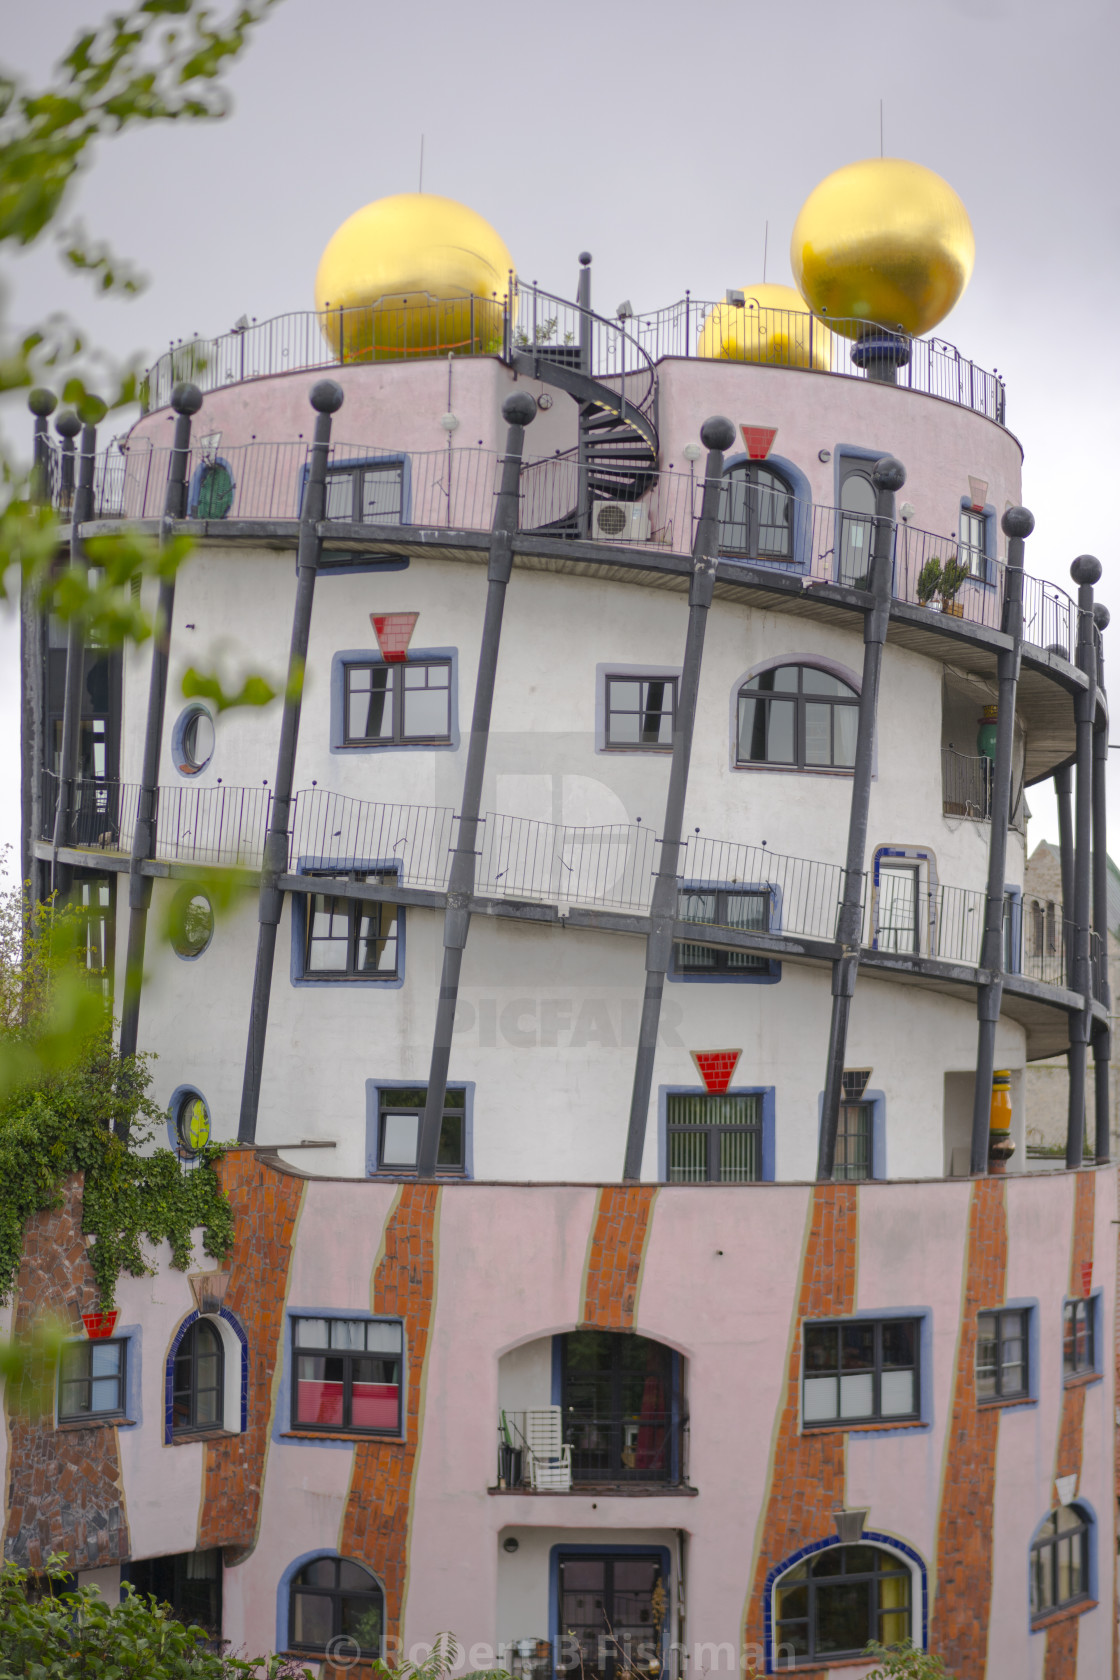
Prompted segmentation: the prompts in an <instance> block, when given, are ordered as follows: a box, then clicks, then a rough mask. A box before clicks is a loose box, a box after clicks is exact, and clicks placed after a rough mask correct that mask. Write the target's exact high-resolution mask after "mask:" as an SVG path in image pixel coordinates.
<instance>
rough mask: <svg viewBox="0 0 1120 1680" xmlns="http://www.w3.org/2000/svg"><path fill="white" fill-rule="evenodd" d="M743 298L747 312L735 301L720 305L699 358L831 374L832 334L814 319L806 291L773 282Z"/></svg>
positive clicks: (749, 289)
mask: <svg viewBox="0 0 1120 1680" xmlns="http://www.w3.org/2000/svg"><path fill="white" fill-rule="evenodd" d="M743 299H744V302H743V307H742V308H741V309H740V308H739V306H738V304H734V303H717V304H716V306H715V308H714V309H713V310H712V312H711V314H710V315H709V316H708V319H707V320H706V321H705V322H704V325H703V326H702V327H701V329H700V337H699V340H698V341H697V345H696V354H697V355H698V356H711V357H713V358H714V359H716V360H718V361H724V362H769V363H771V364H772V365H774V366H776V367H800V368H807V367H812V368H816V369H817V371H818V372H826V371H827V370H828V368H829V367H830V366H831V359H830V358H831V347H832V334H831V333H830V332H829V330H828V328H827V327H826V326H825V324H824V322H823V321H820V320H815V319H814V318H813V316H812V315H810V313H809V311H808V309H807V308H806V306H805V299H804V298H803V297H802V296H801V294H800V292H795V291H794V289H793V287H792V286H777V285H775V284H774V282H773V281H770V282H768V283H765V284H763V285H761V286H744V288H743Z"/></svg>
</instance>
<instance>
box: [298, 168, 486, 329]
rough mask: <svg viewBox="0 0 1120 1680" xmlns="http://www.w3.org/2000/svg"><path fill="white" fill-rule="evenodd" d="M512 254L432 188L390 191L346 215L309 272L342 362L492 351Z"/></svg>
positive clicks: (476, 220)
mask: <svg viewBox="0 0 1120 1680" xmlns="http://www.w3.org/2000/svg"><path fill="white" fill-rule="evenodd" d="M512 267H513V258H512V257H511V256H510V254H509V251H508V250H507V249H506V247H505V244H504V243H503V241H502V240H501V239H500V238H499V236H498V235H497V234H496V233H495V231H494V229H493V228H492V227H491V226H490V224H489V222H487V221H484V220H483V218H482V217H481V216H480V215H478V213H477V212H476V211H474V210H470V209H468V208H467V206H466V205H465V204H458V203H457V202H456V201H455V199H453V198H440V197H439V196H438V194H436V193H394V194H393V195H392V196H391V197H389V198H378V199H375V200H374V202H373V203H372V204H367V205H366V206H365V208H364V209H362V210H356V211H355V212H354V214H353V215H352V216H349V217H347V219H346V221H344V222H343V224H342V226H341V227H340V228H339V229H338V231H337V232H336V233H335V234H334V235H333V237H332V238H331V240H330V242H329V243H328V245H327V248H326V250H325V251H324V252H323V255H322V258H321V260H320V262H319V271H318V273H317V274H316V276H315V307H316V309H317V310H318V311H319V312H320V321H321V325H322V328H323V332H324V333H325V334H326V337H327V340H328V342H329V343H330V345H331V348H332V349H333V350H334V352H335V354H336V355H339V354H340V353H341V357H342V360H343V361H348V362H349V361H382V360H385V361H397V360H401V359H403V358H405V357H407V356H411V355H418V356H430V355H433V354H436V355H438V354H440V353H441V352H447V351H449V350H454V351H457V352H459V353H460V354H470V353H471V352H475V353H483V354H485V353H486V352H487V351H489V350H494V351H498V350H500V349H501V342H502V299H503V298H504V297H505V295H506V292H507V291H508V289H509V278H510V270H511V269H512Z"/></svg>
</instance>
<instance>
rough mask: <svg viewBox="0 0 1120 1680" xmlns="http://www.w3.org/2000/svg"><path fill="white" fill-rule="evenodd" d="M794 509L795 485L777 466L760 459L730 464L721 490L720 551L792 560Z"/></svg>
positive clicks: (763, 558)
mask: <svg viewBox="0 0 1120 1680" xmlns="http://www.w3.org/2000/svg"><path fill="white" fill-rule="evenodd" d="M793 513H794V500H793V490H792V487H791V486H790V484H789V482H788V481H787V480H786V479H785V478H784V477H783V476H782V474H781V473H780V472H778V471H777V469H776V468H774V467H771V466H768V465H765V464H763V463H762V462H761V461H743V462H741V463H740V464H739V465H737V466H734V467H731V468H730V469H729V470H728V472H727V474H726V476H725V478H724V484H723V489H722V491H721V493H720V502H719V546H720V552H721V553H722V554H741V555H743V556H744V557H745V558H747V559H750V560H792V559H793Z"/></svg>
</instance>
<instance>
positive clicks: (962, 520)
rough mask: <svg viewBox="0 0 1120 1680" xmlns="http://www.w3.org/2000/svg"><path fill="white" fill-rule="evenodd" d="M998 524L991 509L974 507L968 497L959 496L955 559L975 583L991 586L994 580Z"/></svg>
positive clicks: (994, 512)
mask: <svg viewBox="0 0 1120 1680" xmlns="http://www.w3.org/2000/svg"><path fill="white" fill-rule="evenodd" d="M997 524H998V521H997V520H996V510H995V508H994V507H992V506H991V505H988V506H987V507H983V508H975V507H973V505H972V503H971V502H970V501H969V499H968V497H967V496H962V497H961V508H960V515H959V518H958V524H957V559H958V560H961V561H963V562H964V564H965V565H966V566H967V567H968V569H969V573H970V575H971V577H972V580H973V581H974V582H975V583H988V584H994V583H995V582H996V581H997V571H998V568H997V563H996V529H997Z"/></svg>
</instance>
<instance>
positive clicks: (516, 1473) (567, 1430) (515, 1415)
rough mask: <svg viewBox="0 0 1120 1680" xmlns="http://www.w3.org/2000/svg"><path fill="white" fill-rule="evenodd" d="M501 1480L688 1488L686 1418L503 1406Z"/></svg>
mask: <svg viewBox="0 0 1120 1680" xmlns="http://www.w3.org/2000/svg"><path fill="white" fill-rule="evenodd" d="M551 1432H555V1434H556V1440H555V1441H554V1442H549V1441H548V1440H547V1436H548V1434H549V1433H551ZM542 1440H543V1441H544V1442H545V1444H544V1445H543V1446H542V1444H541V1443H542ZM497 1485H498V1487H499V1488H501V1489H504V1490H506V1491H517V1490H521V1491H525V1492H533V1493H568V1492H572V1491H573V1490H575V1489H580V1490H586V1489H588V1488H595V1489H601V1490H612V1489H625V1490H627V1491H630V1492H645V1493H653V1492H656V1491H658V1490H660V1489H663V1488H683V1487H687V1485H688V1419H687V1417H685V1418H681V1417H679V1416H675V1415H674V1414H673V1413H670V1412H659V1411H644V1410H639V1411H635V1412H622V1411H619V1412H612V1413H609V1414H606V1415H600V1416H594V1417H593V1416H589V1415H584V1414H581V1413H579V1412H577V1411H575V1410H574V1409H572V1408H569V1409H568V1410H567V1411H566V1412H563V1413H561V1409H560V1407H559V1406H551V1407H541V1408H539V1409H537V1410H536V1411H503V1412H502V1413H501V1415H500V1418H499V1424H498V1478H497Z"/></svg>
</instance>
